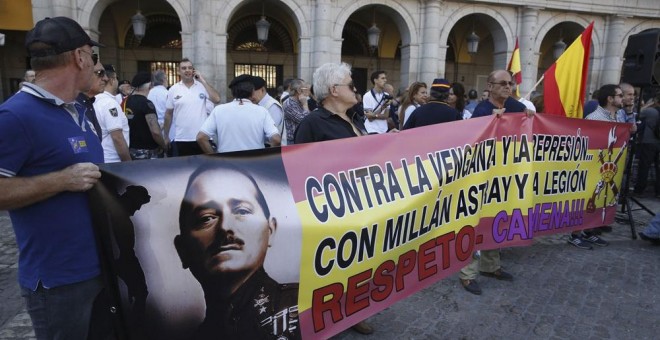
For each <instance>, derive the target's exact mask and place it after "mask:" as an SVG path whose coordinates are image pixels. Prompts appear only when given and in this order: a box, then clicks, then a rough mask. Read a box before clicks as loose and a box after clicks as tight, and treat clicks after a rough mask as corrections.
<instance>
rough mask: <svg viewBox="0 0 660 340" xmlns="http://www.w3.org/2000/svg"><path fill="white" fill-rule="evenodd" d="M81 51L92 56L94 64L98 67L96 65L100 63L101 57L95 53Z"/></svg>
mask: <svg viewBox="0 0 660 340" xmlns="http://www.w3.org/2000/svg"><path fill="white" fill-rule="evenodd" d="M80 51H82V52H85V53H87V54H89V55H90V56H92V62H93V63H94V65H96V63H98V62H99V55H98V54H96V53H93V52H87V51H85V50H82V49H81V50H80Z"/></svg>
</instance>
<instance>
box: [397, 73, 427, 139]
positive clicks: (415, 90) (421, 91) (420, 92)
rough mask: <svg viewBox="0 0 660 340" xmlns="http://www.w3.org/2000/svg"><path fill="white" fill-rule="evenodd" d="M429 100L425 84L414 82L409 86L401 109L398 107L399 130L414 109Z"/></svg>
mask: <svg viewBox="0 0 660 340" xmlns="http://www.w3.org/2000/svg"><path fill="white" fill-rule="evenodd" d="M428 98H429V93H428V90H427V86H426V83H423V82H420V81H416V82H414V83H412V84H411V85H410V88H409V89H408V92H406V95H405V97H403V102H401V107H399V129H403V125H404V124H405V123H406V121H407V120H408V118H410V115H411V114H412V112H413V111H415V109H416V108H418V107H419V106H420V105H423V104H426V102H427V101H428Z"/></svg>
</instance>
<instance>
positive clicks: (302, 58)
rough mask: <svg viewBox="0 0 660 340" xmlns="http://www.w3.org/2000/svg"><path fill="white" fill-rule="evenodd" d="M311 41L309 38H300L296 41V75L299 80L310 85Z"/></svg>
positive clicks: (312, 68) (312, 71)
mask: <svg viewBox="0 0 660 340" xmlns="http://www.w3.org/2000/svg"><path fill="white" fill-rule="evenodd" d="M311 56H312V39H311V38H310V37H301V38H300V39H299V40H298V74H297V76H298V77H299V78H300V79H303V80H305V81H306V82H309V83H310V84H311V83H312V74H313V73H314V70H315V69H314V67H313V65H312V60H311Z"/></svg>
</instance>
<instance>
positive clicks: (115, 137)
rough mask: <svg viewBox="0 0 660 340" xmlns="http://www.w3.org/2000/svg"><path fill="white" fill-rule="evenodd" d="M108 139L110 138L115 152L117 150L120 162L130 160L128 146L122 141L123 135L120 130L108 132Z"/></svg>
mask: <svg viewBox="0 0 660 340" xmlns="http://www.w3.org/2000/svg"><path fill="white" fill-rule="evenodd" d="M110 137H112V144H114V145H115V150H117V155H119V159H121V161H122V162H126V161H130V160H131V153H130V152H128V144H126V140H125V139H124V133H123V132H122V131H121V130H114V131H110Z"/></svg>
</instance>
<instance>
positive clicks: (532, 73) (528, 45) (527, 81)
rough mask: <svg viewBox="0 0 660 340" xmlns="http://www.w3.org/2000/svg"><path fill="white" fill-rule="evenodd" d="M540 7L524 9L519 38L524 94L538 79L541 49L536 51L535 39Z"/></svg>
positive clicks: (522, 90)
mask: <svg viewBox="0 0 660 340" xmlns="http://www.w3.org/2000/svg"><path fill="white" fill-rule="evenodd" d="M540 9H541V8H539V7H532V6H527V7H524V8H523V9H522V13H521V15H522V25H521V29H520V35H519V38H518V46H519V48H520V68H521V71H522V84H520V95H521V96H524V95H526V94H527V93H529V91H530V90H532V86H534V84H536V81H537V80H538V68H539V65H538V63H539V51H534V45H535V44H534V42H535V41H534V40H535V39H536V34H537V32H538V18H539V10H540Z"/></svg>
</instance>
